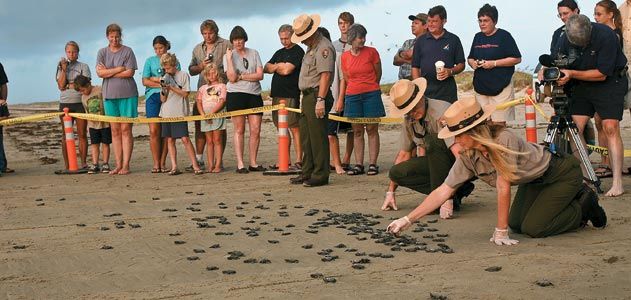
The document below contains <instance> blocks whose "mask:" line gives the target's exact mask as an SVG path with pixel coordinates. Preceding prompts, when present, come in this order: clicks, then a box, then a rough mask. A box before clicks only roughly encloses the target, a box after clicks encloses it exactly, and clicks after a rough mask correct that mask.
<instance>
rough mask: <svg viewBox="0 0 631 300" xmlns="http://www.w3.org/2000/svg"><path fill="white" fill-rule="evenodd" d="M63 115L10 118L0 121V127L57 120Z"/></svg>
mask: <svg viewBox="0 0 631 300" xmlns="http://www.w3.org/2000/svg"><path fill="white" fill-rule="evenodd" d="M63 114H64V113H62V112H55V113H46V114H36V115H30V116H24V117H17V118H11V119H6V120H2V121H0V126H12V125H18V124H23V123H30V122H37V121H43V120H48V119H53V118H58V117H59V116H61V115H63Z"/></svg>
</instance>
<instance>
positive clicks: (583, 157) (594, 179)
mask: <svg viewBox="0 0 631 300" xmlns="http://www.w3.org/2000/svg"><path fill="white" fill-rule="evenodd" d="M568 127H569V132H570V142H571V143H573V144H574V146H575V147H576V151H578V155H579V158H580V161H581V164H582V165H583V168H585V171H586V172H587V177H588V178H586V179H587V180H589V181H590V182H591V183H592V184H593V185H594V187H595V188H596V192H598V193H599V194H602V193H603V190H602V189H601V188H600V179H599V178H598V176H596V172H594V168H593V167H592V163H591V162H590V160H589V155H587V149H585V145H584V144H583V141H582V140H581V137H580V136H579V134H578V128H577V127H576V124H575V123H574V122H573V121H568Z"/></svg>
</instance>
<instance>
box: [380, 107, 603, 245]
mask: <svg viewBox="0 0 631 300" xmlns="http://www.w3.org/2000/svg"><path fill="white" fill-rule="evenodd" d="M494 110H495V107H494V106H493V105H488V106H486V107H484V109H482V107H481V106H480V105H479V104H478V103H477V102H476V101H475V100H474V99H466V100H464V99H463V100H459V101H456V102H455V103H454V104H452V105H451V106H450V107H449V108H448V109H447V111H445V114H444V119H445V121H446V123H447V126H446V127H444V128H443V129H442V130H441V131H440V132H439V134H438V137H439V138H441V139H444V138H448V137H453V136H455V141H456V143H458V144H460V146H462V148H463V149H464V150H463V152H461V155H460V156H459V158H458V159H457V160H456V162H455V163H454V165H453V167H452V168H451V170H450V172H449V175H448V176H447V178H446V179H445V182H444V183H443V184H442V185H441V186H440V187H438V188H437V189H436V190H434V191H433V192H432V193H431V194H430V195H429V196H427V198H425V200H424V201H423V203H421V204H420V205H419V206H418V207H417V208H416V209H414V210H413V211H412V212H411V213H410V214H409V215H407V216H405V217H403V218H400V219H398V220H395V221H393V222H392V223H390V225H389V226H388V231H389V232H392V233H394V234H398V233H400V232H401V231H403V230H405V229H407V228H408V227H410V225H411V224H412V222H414V221H415V220H418V219H420V218H421V217H423V216H425V215H427V214H429V213H431V212H432V211H434V210H435V209H437V208H438V207H440V206H441V205H442V204H443V203H444V202H445V201H446V200H447V199H449V198H450V196H451V195H452V194H453V193H454V191H455V190H456V189H457V188H458V187H459V186H460V185H462V184H463V183H465V182H466V181H467V180H469V179H471V178H473V177H474V176H477V177H478V178H480V179H481V180H483V181H484V182H486V183H487V184H489V185H490V186H495V187H496V189H497V225H496V226H495V232H494V233H493V235H492V237H491V242H494V243H495V244H497V245H514V244H517V243H518V241H517V240H514V239H511V238H509V236H508V227H509V226H510V227H511V229H512V230H513V232H515V233H523V234H526V235H529V236H531V237H535V238H540V237H546V236H551V235H556V234H560V233H563V232H566V231H570V230H574V229H577V228H579V227H581V226H584V225H585V224H586V223H587V221H591V222H592V225H593V226H595V227H604V226H605V224H606V222H607V217H606V215H605V211H604V210H603V209H602V207H600V206H599V205H598V198H597V196H596V194H595V193H594V192H593V191H592V190H591V189H589V187H587V186H585V185H584V184H583V182H582V180H583V179H582V174H581V168H580V165H579V161H578V160H577V159H576V158H574V157H573V156H570V155H558V154H552V153H550V152H549V151H548V150H547V149H546V148H545V147H544V146H541V145H537V144H532V143H528V142H526V141H525V140H523V139H522V138H520V137H517V136H516V135H515V134H513V133H511V132H510V131H509V130H507V129H504V128H503V127H497V126H489V125H487V123H486V122H485V120H486V119H487V118H488V117H489V116H490V115H491V113H492V112H493V111H494ZM511 185H518V186H519V187H518V188H517V194H516V195H515V200H514V202H513V205H512V208H511V209H510V213H509V207H510V196H511Z"/></svg>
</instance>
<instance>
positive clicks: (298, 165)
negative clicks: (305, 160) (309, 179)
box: [294, 161, 302, 170]
mask: <svg viewBox="0 0 631 300" xmlns="http://www.w3.org/2000/svg"><path fill="white" fill-rule="evenodd" d="M294 166H295V167H296V169H298V170H302V162H301V161H297V162H296V163H295V164H294Z"/></svg>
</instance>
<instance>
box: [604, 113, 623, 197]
mask: <svg viewBox="0 0 631 300" xmlns="http://www.w3.org/2000/svg"><path fill="white" fill-rule="evenodd" d="M602 123H603V131H604V133H605V135H606V136H607V144H608V145H609V148H608V150H609V161H610V164H611V171H612V172H613V181H612V184H611V189H609V191H608V192H607V193H606V195H607V196H609V197H617V196H620V195H622V194H624V187H623V186H622V161H623V160H624V150H623V146H622V138H621V137H620V122H619V121H618V120H615V119H604V120H603V122H602Z"/></svg>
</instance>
